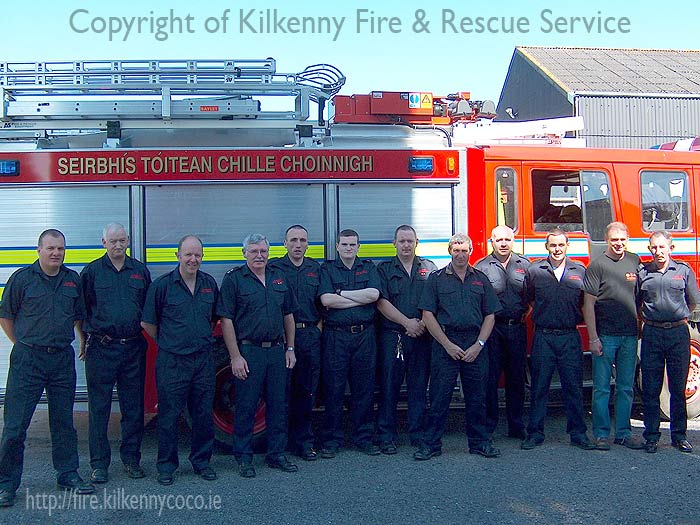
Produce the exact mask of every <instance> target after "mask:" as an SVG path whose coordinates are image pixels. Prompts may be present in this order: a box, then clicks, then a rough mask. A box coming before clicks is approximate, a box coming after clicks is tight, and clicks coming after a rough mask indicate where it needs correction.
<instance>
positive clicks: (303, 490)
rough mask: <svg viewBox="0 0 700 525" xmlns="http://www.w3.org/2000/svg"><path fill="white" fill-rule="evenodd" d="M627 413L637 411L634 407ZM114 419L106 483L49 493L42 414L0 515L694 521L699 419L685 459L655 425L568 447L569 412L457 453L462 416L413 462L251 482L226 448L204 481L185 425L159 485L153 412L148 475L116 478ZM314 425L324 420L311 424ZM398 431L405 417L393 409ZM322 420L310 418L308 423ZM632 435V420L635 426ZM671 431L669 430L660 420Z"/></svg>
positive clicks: (339, 463) (308, 469)
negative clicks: (496, 452)
mask: <svg viewBox="0 0 700 525" xmlns="http://www.w3.org/2000/svg"><path fill="white" fill-rule="evenodd" d="M634 417H635V418H639V417H640V415H639V414H638V413H637V414H635V415H634ZM118 419H119V417H118V415H117V414H115V415H114V416H113V419H112V422H111V429H110V438H111V440H112V443H113V457H114V461H113V464H112V467H111V469H110V481H109V483H108V484H106V485H102V486H98V488H97V492H96V493H95V494H94V495H93V496H90V497H86V496H82V497H81V496H75V495H73V494H71V493H63V492H60V491H58V490H56V487H55V474H54V471H53V469H52V467H51V448H50V437H49V432H48V418H47V415H46V412H45V410H43V409H42V408H40V409H39V410H37V413H36V414H35V416H34V419H33V422H32V425H31V427H30V430H29V432H28V438H27V442H26V451H25V470H24V477H23V481H22V485H21V487H20V489H19V491H18V493H17V500H16V503H15V506H14V507H11V508H5V509H0V523H11V524H24V523H42V524H43V523H59V522H60V523H66V524H80V525H84V524H86V523H90V524H93V523H114V524H120V525H124V524H125V523H147V524H150V523H154V524H160V523H163V522H164V521H165V522H167V523H168V524H171V523H203V524H208V523H229V524H248V523H250V524H268V523H269V524H345V523H347V524H351V523H352V524H362V525H367V524H394V523H397V524H427V523H440V524H470V523H478V524H491V523H493V524H530V523H532V524H553V525H554V524H557V525H559V524H586V525H591V524H626V523H630V524H631V523H638V524H674V525H685V524H698V523H700V512H698V511H697V507H698V503H697V501H698V498H697V496H696V495H695V493H694V489H693V487H694V483H695V481H697V480H698V473H699V472H700V424H698V423H696V422H690V430H689V439H690V440H691V442H692V441H695V443H696V444H697V445H699V450H698V451H696V453H694V454H682V453H680V452H678V451H676V450H675V449H673V448H671V446H670V443H669V435H668V430H665V431H664V435H663V437H662V441H661V446H660V448H659V451H658V453H657V454H647V453H645V452H644V451H634V450H628V449H626V448H623V447H621V446H618V445H613V448H612V450H611V451H609V452H602V451H583V450H579V449H578V448H575V447H572V446H570V445H569V441H568V436H567V435H566V433H565V426H566V419H565V417H564V415H563V412H562V410H561V409H559V408H555V409H551V410H550V417H548V420H547V425H546V432H547V437H546V441H545V443H544V445H543V446H541V447H538V448H536V449H535V450H531V451H524V450H521V449H520V448H519V444H520V443H519V441H517V440H513V439H509V438H506V437H504V436H503V433H504V430H505V429H504V428H503V427H499V429H498V430H497V432H496V435H495V436H494V441H495V445H496V446H498V447H499V448H500V449H501V451H502V456H501V457H500V458H497V459H485V458H482V457H479V456H473V455H469V454H468V453H467V447H466V438H465V436H464V433H463V426H464V421H463V417H462V415H461V412H460V411H459V410H453V411H452V413H451V415H450V420H449V424H448V430H447V433H446V435H445V439H444V445H443V454H442V456H440V457H437V458H433V459H431V460H430V461H425V462H417V461H414V460H413V459H412V453H413V448H411V447H409V446H408V444H407V443H401V446H400V448H399V452H398V454H397V455H395V456H373V457H369V456H366V455H364V454H362V453H361V452H359V451H356V450H352V449H344V450H342V451H341V452H340V454H339V455H338V456H337V457H336V458H335V459H332V460H323V459H318V460H317V461H315V462H311V463H307V462H304V461H302V460H300V459H298V458H296V459H295V462H296V463H297V464H298V465H299V472H297V473H294V474H287V473H283V472H280V471H276V470H271V469H269V468H267V467H266V466H265V465H264V457H263V456H256V458H255V467H256V469H257V473H258V475H257V477H256V478H254V479H243V478H241V477H240V476H239V475H238V473H237V469H236V465H235V461H234V459H233V457H232V456H231V455H229V454H227V452H228V450H227V449H218V450H217V453H216V454H215V456H214V458H213V460H212V466H213V467H214V468H215V469H216V470H217V472H218V474H219V479H218V480H216V481H204V480H201V479H200V478H198V477H197V476H195V475H194V473H193V472H192V468H191V466H190V465H189V462H188V461H187V453H188V438H187V436H186V428H185V427H184V425H183V427H182V428H181V435H180V459H181V466H180V470H179V471H178V475H177V477H176V478H175V483H174V484H173V485H172V486H170V487H162V486H160V485H159V484H157V483H156V480H155V472H156V469H155V459H156V449H157V443H156V437H155V428H156V426H155V420H154V421H151V422H150V423H149V424H148V426H147V432H146V436H145V440H144V446H143V456H144V457H143V461H142V464H143V466H144V468H145V469H146V471H147V474H148V476H147V477H146V478H145V479H141V480H132V479H129V478H127V477H126V474H125V473H124V472H123V471H122V470H121V464H120V462H119V459H118V451H117V449H118V424H119V422H118ZM317 419H320V418H317ZM400 421H401V423H402V426H403V416H401V417H400ZM75 422H76V428H77V429H78V435H79V440H80V442H79V445H80V454H81V468H80V471H81V474H82V475H83V476H87V475H88V474H89V467H88V464H87V458H88V453H87V414H86V413H85V412H76V414H75ZM317 424H318V422H317ZM633 425H634V427H635V428H634V429H633V430H634V432H635V433H641V430H642V429H641V422H640V421H639V420H638V419H635V420H633ZM666 428H667V424H666Z"/></svg>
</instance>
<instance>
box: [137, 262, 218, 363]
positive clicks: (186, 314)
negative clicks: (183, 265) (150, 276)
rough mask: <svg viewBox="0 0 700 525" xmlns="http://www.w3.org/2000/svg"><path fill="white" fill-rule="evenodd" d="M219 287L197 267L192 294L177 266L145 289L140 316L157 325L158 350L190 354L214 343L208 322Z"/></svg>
mask: <svg viewBox="0 0 700 525" xmlns="http://www.w3.org/2000/svg"><path fill="white" fill-rule="evenodd" d="M218 297H219V288H218V286H217V285H216V281H215V280H214V278H213V277H212V276H211V275H209V274H208V273H204V272H202V271H197V280H196V284H195V289H194V295H192V293H191V292H190V290H189V288H188V287H187V285H186V284H185V282H184V281H183V280H182V276H181V275H180V271H179V268H175V269H174V270H173V271H171V272H169V273H166V274H165V275H161V276H160V277H159V278H158V279H156V280H155V281H153V284H151V286H150V288H149V289H148V295H147V296H146V302H145V304H144V305H143V317H142V320H143V321H144V322H146V323H150V324H154V325H157V326H158V337H157V342H158V349H159V351H164V352H171V353H173V354H181V355H186V354H193V353H195V352H198V351H200V350H206V349H209V348H210V347H211V345H212V344H213V343H214V337H213V336H212V323H213V322H214V321H215V320H216V316H215V314H214V311H215V307H216V301H217V299H218Z"/></svg>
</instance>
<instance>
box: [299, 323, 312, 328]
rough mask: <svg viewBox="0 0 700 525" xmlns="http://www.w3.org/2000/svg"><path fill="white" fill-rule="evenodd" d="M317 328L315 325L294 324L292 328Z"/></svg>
mask: <svg viewBox="0 0 700 525" xmlns="http://www.w3.org/2000/svg"><path fill="white" fill-rule="evenodd" d="M313 326H317V323H295V325H294V328H311V327H313Z"/></svg>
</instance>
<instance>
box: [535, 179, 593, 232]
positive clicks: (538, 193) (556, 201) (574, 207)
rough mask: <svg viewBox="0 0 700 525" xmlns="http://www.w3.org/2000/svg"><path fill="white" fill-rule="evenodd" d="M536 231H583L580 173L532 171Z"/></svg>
mask: <svg viewBox="0 0 700 525" xmlns="http://www.w3.org/2000/svg"><path fill="white" fill-rule="evenodd" d="M532 191H533V194H532V207H533V217H534V219H535V224H534V229H535V231H538V232H546V231H550V230H553V229H554V228H560V229H562V230H564V231H568V232H582V231H583V211H582V210H581V203H582V200H581V176H580V173H579V172H578V171H552V170H533V171H532Z"/></svg>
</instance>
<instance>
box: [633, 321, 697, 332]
mask: <svg viewBox="0 0 700 525" xmlns="http://www.w3.org/2000/svg"><path fill="white" fill-rule="evenodd" d="M642 321H644V324H648V325H649V326H653V327H654V328H666V329H667V330H668V329H669V328H676V327H678V326H683V325H684V324H688V320H687V319H681V320H680V321H668V322H665V323H661V322H657V321H649V320H648V319H642Z"/></svg>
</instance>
